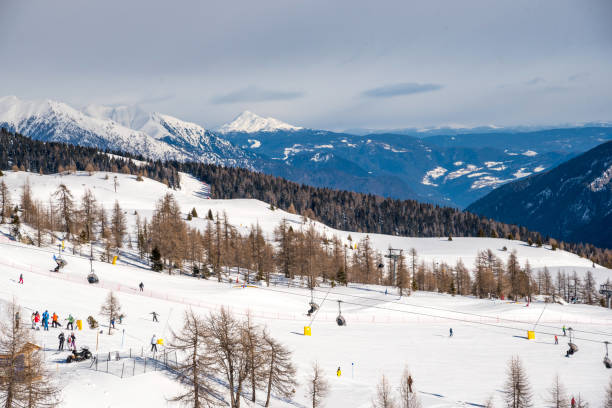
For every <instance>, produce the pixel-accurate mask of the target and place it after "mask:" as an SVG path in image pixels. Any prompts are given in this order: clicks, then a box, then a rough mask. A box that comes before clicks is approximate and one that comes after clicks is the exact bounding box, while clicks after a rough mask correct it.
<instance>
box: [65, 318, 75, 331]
mask: <svg viewBox="0 0 612 408" xmlns="http://www.w3.org/2000/svg"><path fill="white" fill-rule="evenodd" d="M66 320H68V324H67V325H66V330H74V317H72V315H71V314H68V318H67V319H66Z"/></svg>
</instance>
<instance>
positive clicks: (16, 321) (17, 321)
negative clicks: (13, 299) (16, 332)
mask: <svg viewBox="0 0 612 408" xmlns="http://www.w3.org/2000/svg"><path fill="white" fill-rule="evenodd" d="M19 320H20V318H19V311H17V312H15V327H16V328H17V329H18V328H19Z"/></svg>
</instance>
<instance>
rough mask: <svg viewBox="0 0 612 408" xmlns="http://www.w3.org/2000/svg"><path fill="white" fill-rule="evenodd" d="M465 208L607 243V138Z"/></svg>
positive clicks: (611, 219)
mask: <svg viewBox="0 0 612 408" xmlns="http://www.w3.org/2000/svg"><path fill="white" fill-rule="evenodd" d="M468 210H469V211H471V212H474V213H477V214H481V215H484V216H487V217H490V218H494V219H496V220H499V221H502V222H507V223H513V224H520V225H525V226H526V227H528V228H530V229H534V230H537V231H540V232H542V233H545V234H550V235H551V236H554V237H558V238H560V239H563V240H566V241H574V242H581V241H582V242H584V241H587V242H590V243H593V244H595V245H597V246H601V247H604V248H612V234H611V233H610V231H612V141H611V142H607V143H603V144H601V145H600V146H597V147H595V148H594V149H592V150H589V151H588V152H586V153H584V154H581V155H580V156H577V157H575V158H573V159H571V160H569V161H567V162H565V163H563V164H561V165H559V166H558V167H556V168H554V169H552V170H550V171H548V172H546V173H543V174H539V175H534V176H530V177H527V178H525V179H523V180H520V181H516V182H514V183H510V184H507V185H505V186H502V187H500V188H498V189H496V190H494V191H493V192H491V193H489V194H488V195H486V196H485V197H483V198H481V199H480V200H478V201H476V202H475V203H473V204H472V205H470V206H469V207H468Z"/></svg>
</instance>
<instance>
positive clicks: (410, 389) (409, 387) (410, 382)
mask: <svg viewBox="0 0 612 408" xmlns="http://www.w3.org/2000/svg"><path fill="white" fill-rule="evenodd" d="M408 392H410V393H412V376H411V375H409V376H408Z"/></svg>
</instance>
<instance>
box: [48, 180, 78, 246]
mask: <svg viewBox="0 0 612 408" xmlns="http://www.w3.org/2000/svg"><path fill="white" fill-rule="evenodd" d="M53 196H54V197H55V199H56V200H57V205H58V209H59V211H60V214H61V219H62V222H63V225H62V228H63V231H64V232H65V233H66V237H67V238H70V234H71V233H72V229H71V228H72V223H73V217H74V202H73V199H72V193H71V192H70V190H69V189H68V187H66V185H65V184H60V185H59V187H58V188H57V190H55V192H54V193H53Z"/></svg>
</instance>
